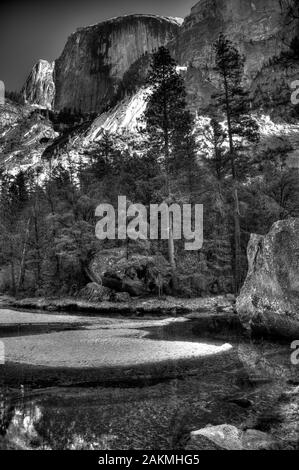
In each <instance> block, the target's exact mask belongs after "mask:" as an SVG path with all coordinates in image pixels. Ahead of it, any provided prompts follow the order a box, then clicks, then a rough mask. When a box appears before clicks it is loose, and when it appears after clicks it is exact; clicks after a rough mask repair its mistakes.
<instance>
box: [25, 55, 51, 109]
mask: <svg viewBox="0 0 299 470" xmlns="http://www.w3.org/2000/svg"><path fill="white" fill-rule="evenodd" d="M22 93H23V96H24V99H25V102H27V103H31V104H36V105H38V106H41V107H43V108H48V109H51V108H52V107H53V104H54V97H55V83H54V62H48V61H47V60H39V61H38V62H37V64H35V65H34V67H33V69H32V71H31V73H30V75H29V77H28V78H27V81H26V83H25V85H24V88H23V90H22Z"/></svg>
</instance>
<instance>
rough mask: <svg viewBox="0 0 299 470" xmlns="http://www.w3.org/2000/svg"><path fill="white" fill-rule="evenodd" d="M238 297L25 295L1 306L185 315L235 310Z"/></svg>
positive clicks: (5, 298) (2, 301) (3, 301)
mask: <svg viewBox="0 0 299 470" xmlns="http://www.w3.org/2000/svg"><path fill="white" fill-rule="evenodd" d="M234 303H235V297H234V296H233V295H226V296H225V295H222V296H215V297H200V298H194V299H182V298H175V297H167V298H165V299H159V298H157V297H152V298H140V299H136V300H135V299H134V300H133V299H132V300H131V301H129V302H110V301H104V302H89V301H86V300H83V299H78V298H45V297H42V298H37V297H33V298H24V299H16V298H14V297H11V296H6V295H2V296H0V308H2V309H5V308H8V309H11V308H15V309H23V310H39V311H46V312H68V313H69V312H80V313H90V314H97V315H119V314H121V315H122V316H127V315H128V316H143V315H155V316H174V317H177V316H181V315H188V314H193V313H214V314H216V313H234Z"/></svg>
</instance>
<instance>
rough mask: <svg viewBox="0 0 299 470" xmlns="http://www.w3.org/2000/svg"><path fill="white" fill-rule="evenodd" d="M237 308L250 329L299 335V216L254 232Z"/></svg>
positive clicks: (287, 335)
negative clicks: (264, 232)
mask: <svg viewBox="0 0 299 470" xmlns="http://www.w3.org/2000/svg"><path fill="white" fill-rule="evenodd" d="M247 252H248V263H249V268H248V274H247V278H246V280H245V283H244V286H243V288H242V290H241V292H240V295H239V297H238V299H237V304H236V307H237V311H238V314H239V317H240V320H241V322H242V324H243V326H244V327H245V328H246V329H247V330H248V331H250V332H253V333H257V334H263V335H265V334H268V335H274V336H282V337H288V338H292V337H293V338H294V339H297V338H299V218H297V219H288V220H282V221H278V222H276V223H275V224H274V225H273V227H272V228H271V230H270V232H269V233H268V234H267V235H265V236H261V235H252V236H251V239H250V242H249V245H248V250H247Z"/></svg>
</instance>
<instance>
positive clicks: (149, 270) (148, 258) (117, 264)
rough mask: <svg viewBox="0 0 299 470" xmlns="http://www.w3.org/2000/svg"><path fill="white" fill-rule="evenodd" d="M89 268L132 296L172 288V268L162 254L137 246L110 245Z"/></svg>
mask: <svg viewBox="0 0 299 470" xmlns="http://www.w3.org/2000/svg"><path fill="white" fill-rule="evenodd" d="M90 271H91V273H92V276H93V277H94V278H95V280H96V281H97V282H98V283H100V284H102V285H103V286H104V287H107V288H109V289H111V290H113V291H115V292H127V293H128V294H130V295H131V296H132V297H142V296H144V295H146V294H159V293H160V294H169V293H170V292H171V289H170V283H171V268H170V265H169V263H168V262H167V260H166V259H165V258H164V257H163V256H162V255H150V254H149V252H148V251H147V250H140V249H139V251H138V250H137V247H136V246H135V247H134V251H133V250H132V251H131V252H130V253H128V252H127V250H126V249H125V248H111V249H106V250H102V251H101V252H99V253H97V254H96V256H95V258H94V259H93V261H92V263H91V266H90Z"/></svg>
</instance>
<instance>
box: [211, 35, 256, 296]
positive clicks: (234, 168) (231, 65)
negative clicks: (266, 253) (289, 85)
mask: <svg viewBox="0 0 299 470" xmlns="http://www.w3.org/2000/svg"><path fill="white" fill-rule="evenodd" d="M214 47H215V52H216V64H215V65H216V67H215V69H216V72H217V73H218V75H219V79H220V80H219V81H220V83H219V85H220V90H219V92H218V93H217V94H215V96H214V99H215V104H216V106H217V108H218V109H220V110H221V111H222V112H223V113H224V114H225V116H226V120H227V136H228V141H229V159H230V167H231V176H232V195H233V200H234V271H235V290H236V292H238V290H239V289H240V287H241V268H242V266H241V226H240V207H239V195H238V181H239V180H240V179H241V178H243V177H244V176H245V174H246V172H247V171H248V165H249V164H250V162H249V161H248V158H247V156H246V154H245V155H244V152H243V150H244V143H245V142H250V143H253V142H257V141H258V139H259V134H258V125H257V123H256V122H255V121H254V119H252V117H251V115H250V100H249V94H248V92H247V91H246V90H245V89H244V86H243V76H244V63H245V59H244V57H243V56H241V54H240V53H239V51H238V50H237V49H236V48H235V47H234V45H233V44H232V42H231V41H229V40H228V39H227V38H226V37H225V36H224V35H223V34H221V35H220V36H219V39H218V40H217V41H216V43H215V46H214Z"/></svg>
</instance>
